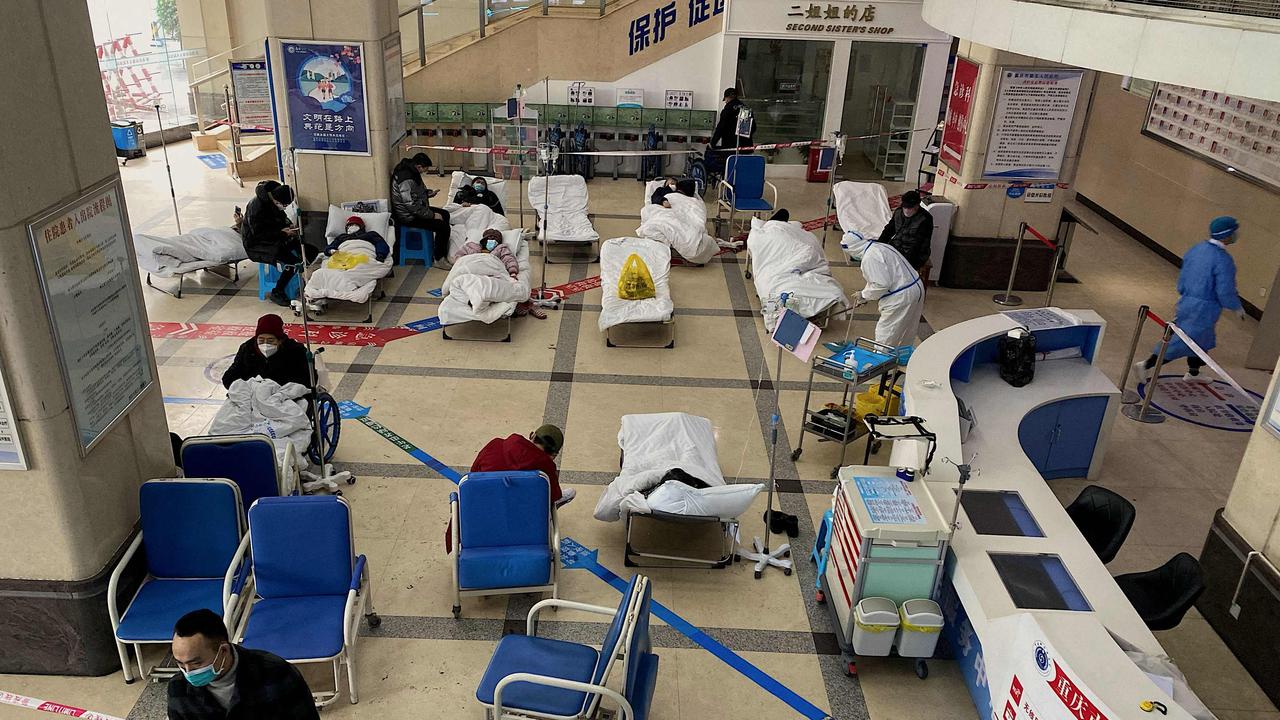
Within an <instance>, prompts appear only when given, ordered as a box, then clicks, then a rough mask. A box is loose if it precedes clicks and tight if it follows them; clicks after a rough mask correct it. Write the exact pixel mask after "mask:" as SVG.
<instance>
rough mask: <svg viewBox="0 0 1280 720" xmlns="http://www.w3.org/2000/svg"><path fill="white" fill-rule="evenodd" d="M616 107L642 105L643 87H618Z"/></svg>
mask: <svg viewBox="0 0 1280 720" xmlns="http://www.w3.org/2000/svg"><path fill="white" fill-rule="evenodd" d="M618 107H620V108H642V107H644V88H618Z"/></svg>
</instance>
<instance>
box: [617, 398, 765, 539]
mask: <svg viewBox="0 0 1280 720" xmlns="http://www.w3.org/2000/svg"><path fill="white" fill-rule="evenodd" d="M618 447H620V448H622V452H623V457H622V470H621V472H619V473H618V477H617V478H615V479H614V480H613V482H611V483H609V487H607V488H606V489H605V491H604V493H603V494H602V495H601V496H600V501H599V502H598V503H596V508H595V513H594V514H595V517H596V519H597V520H602V521H604V522H614V521H616V520H619V519H621V517H622V515H623V514H624V513H629V512H637V513H648V512H652V511H654V510H661V511H664V512H670V513H677V514H681V515H705V516H716V517H719V518H721V519H724V520H732V519H734V518H736V517H738V516H739V515H740V514H742V513H743V512H745V511H746V509H747V508H748V507H750V505H751V501H752V500H753V499H754V498H755V496H756V495H758V494H759V493H760V491H761V490H763V489H764V486H763V485H758V484H754V485H746V484H743V485H725V482H724V475H722V474H721V472H720V463H719V461H718V460H717V459H716V438H715V431H714V430H713V429H712V427H711V421H710V420H708V419H706V418H704V417H698V416H696V415H689V414H687V413H679V412H673V413H654V414H648V415H624V416H622V428H621V429H620V430H619V431H618ZM674 468H680V469H681V470H683V471H685V472H686V473H688V474H690V475H692V476H693V477H695V478H697V479H699V480H701V481H703V482H705V483H707V484H708V485H710V486H711V487H709V488H703V489H694V488H692V487H690V486H688V485H685V484H684V483H680V482H668V483H665V484H664V485H663V486H662V487H660V488H658V489H657V490H654V491H653V492H652V493H651V494H650V495H649V497H647V498H646V497H645V496H644V494H643V491H645V490H648V489H649V488H652V487H654V486H655V485H657V484H658V483H659V482H661V480H662V477H663V476H664V475H666V474H667V472H668V471H669V470H672V469H674Z"/></svg>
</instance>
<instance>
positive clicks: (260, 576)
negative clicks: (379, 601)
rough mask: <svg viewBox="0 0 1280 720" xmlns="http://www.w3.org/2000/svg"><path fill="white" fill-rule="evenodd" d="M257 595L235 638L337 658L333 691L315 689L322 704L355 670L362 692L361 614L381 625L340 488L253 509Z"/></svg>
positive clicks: (290, 652)
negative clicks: (358, 668)
mask: <svg viewBox="0 0 1280 720" xmlns="http://www.w3.org/2000/svg"><path fill="white" fill-rule="evenodd" d="M249 548H250V550H251V552H252V554H253V573H252V579H253V588H254V593H253V597H252V598H251V599H250V604H249V607H248V608H247V609H246V611H245V614H244V618H243V619H242V620H241V622H240V623H239V627H238V629H237V631H236V632H235V633H234V635H233V637H234V639H235V641H236V642H238V643H240V644H242V645H244V646H245V647H247V648H253V649H255V650H265V651H267V652H270V653H273V654H275V655H278V656H280V657H282V658H284V659H285V660H288V661H289V662H291V663H294V664H306V663H322V662H328V663H332V664H333V680H334V687H333V690H332V691H327V690H326V691H321V692H317V693H313V694H314V695H315V696H316V704H317V705H321V706H323V705H329V704H330V703H333V702H334V701H336V700H337V699H338V695H339V694H340V693H341V690H340V688H339V685H340V680H339V678H340V676H341V673H342V670H343V668H344V667H345V668H346V672H347V685H348V688H349V691H350V696H349V697H350V700H351V702H352V703H353V704H354V703H356V702H357V701H359V695H358V693H357V691H356V667H355V663H356V657H355V650H356V637H357V635H358V632H357V628H358V625H359V621H360V616H361V615H363V616H364V617H365V620H366V622H368V624H369V627H377V626H378V625H380V624H381V620H380V619H379V618H378V615H377V613H375V612H374V609H373V588H372V587H371V585H370V582H369V570H368V565H367V563H366V561H365V557H364V556H363V555H358V556H357V555H356V554H355V539H354V538H353V536H352V524H351V506H349V505H348V504H347V501H346V500H344V499H343V498H340V497H335V496H332V495H319V496H314V497H274V498H273V497H264V498H262V499H260V500H258V501H257V502H256V503H254V504H253V506H252V507H250V508H249Z"/></svg>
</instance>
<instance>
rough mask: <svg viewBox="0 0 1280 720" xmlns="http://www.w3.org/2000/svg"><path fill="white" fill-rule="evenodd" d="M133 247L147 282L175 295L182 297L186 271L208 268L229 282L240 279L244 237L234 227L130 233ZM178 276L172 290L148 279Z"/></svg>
mask: <svg viewBox="0 0 1280 720" xmlns="http://www.w3.org/2000/svg"><path fill="white" fill-rule="evenodd" d="M133 251H134V254H136V255H137V256H138V267H140V268H142V269H143V270H144V271H145V272H146V273H147V286H148V287H150V288H153V289H156V290H159V291H160V292H162V293H165V294H166V295H172V296H173V297H175V298H181V297H182V284H183V279H184V278H185V277H186V275H187V274H188V273H193V272H198V271H200V270H208V271H209V272H212V273H214V274H216V275H218V276H220V277H222V278H225V279H227V280H230V281H231V282H239V281H240V266H239V263H240V261H241V260H248V259H249V256H248V255H246V254H245V252H244V241H243V240H242V239H241V238H240V233H238V232H236V230H235V229H234V228H229V227H216V228H195V229H194V230H191V231H190V232H187V233H183V234H181V235H167V236H162V235H148V234H146V233H134V235H133ZM152 275H154V276H156V277H162V278H175V277H176V278H178V289H177V290H176V291H171V290H165V289H164V288H162V287H158V286H156V285H154V284H153V283H152V282H151V276H152Z"/></svg>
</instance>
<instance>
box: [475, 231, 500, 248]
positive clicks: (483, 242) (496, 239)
mask: <svg viewBox="0 0 1280 720" xmlns="http://www.w3.org/2000/svg"><path fill="white" fill-rule="evenodd" d="M501 244H502V231H501V230H495V229H493V228H489V229H488V230H485V231H484V233H483V234H482V235H480V247H481V249H483V250H484V251H485V252H493V251H494V250H497V249H498V246H499V245H501Z"/></svg>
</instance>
